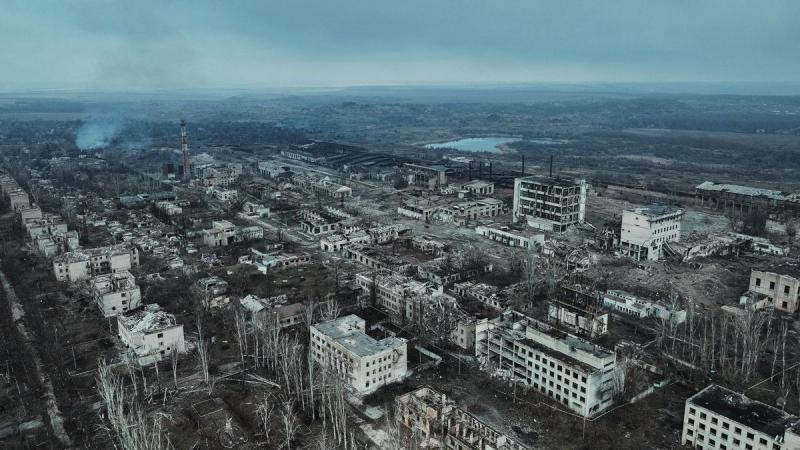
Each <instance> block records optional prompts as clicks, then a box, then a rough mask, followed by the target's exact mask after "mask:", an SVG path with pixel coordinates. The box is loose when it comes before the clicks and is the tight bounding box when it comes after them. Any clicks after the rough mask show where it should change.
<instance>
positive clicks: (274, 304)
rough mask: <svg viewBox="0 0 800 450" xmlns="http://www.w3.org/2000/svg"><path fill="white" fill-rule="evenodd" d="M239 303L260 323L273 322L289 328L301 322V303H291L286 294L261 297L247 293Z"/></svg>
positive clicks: (303, 306) (302, 308)
mask: <svg viewBox="0 0 800 450" xmlns="http://www.w3.org/2000/svg"><path fill="white" fill-rule="evenodd" d="M239 304H240V305H241V306H242V307H243V308H244V309H245V310H247V312H248V313H250V317H251V318H252V319H253V320H259V321H261V322H262V323H274V324H277V325H278V326H279V327H280V328H289V327H293V326H295V325H299V324H301V323H303V310H304V309H305V305H303V304H302V303H291V304H289V299H288V297H287V296H286V294H283V295H278V296H275V297H269V298H261V297H256V296H255V295H252V294H251V295H247V296H245V297H243V298H240V299H239Z"/></svg>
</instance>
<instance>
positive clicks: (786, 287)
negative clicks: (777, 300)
mask: <svg viewBox="0 0 800 450" xmlns="http://www.w3.org/2000/svg"><path fill="white" fill-rule="evenodd" d="M783 293H784V294H786V295H789V286H784V287H783Z"/></svg>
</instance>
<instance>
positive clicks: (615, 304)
mask: <svg viewBox="0 0 800 450" xmlns="http://www.w3.org/2000/svg"><path fill="white" fill-rule="evenodd" d="M603 306H604V307H605V308H608V309H610V310H612V311H615V312H619V313H622V314H624V315H626V316H630V317H635V318H637V319H644V318H647V317H653V318H656V319H660V320H672V321H674V322H675V323H676V324H678V323H682V322H684V321H685V320H686V311H685V310H683V309H681V308H679V307H676V308H672V307H670V306H669V305H667V304H665V303H662V302H657V301H653V300H647V299H643V298H640V297H637V296H635V295H633V294H629V293H627V292H625V291H617V290H608V291H606V293H605V295H604V296H603Z"/></svg>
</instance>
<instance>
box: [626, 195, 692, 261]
mask: <svg viewBox="0 0 800 450" xmlns="http://www.w3.org/2000/svg"><path fill="white" fill-rule="evenodd" d="M682 217H683V210H681V209H679V208H674V207H671V206H663V205H650V206H646V207H643V208H635V209H628V210H625V211H623V212H622V229H621V232H620V238H619V240H620V254H621V255H623V256H627V257H630V258H633V259H635V260H637V261H643V260H650V261H656V260H658V259H661V258H662V257H663V255H664V247H665V246H666V245H667V244H668V243H669V242H674V241H680V239H681V218H682Z"/></svg>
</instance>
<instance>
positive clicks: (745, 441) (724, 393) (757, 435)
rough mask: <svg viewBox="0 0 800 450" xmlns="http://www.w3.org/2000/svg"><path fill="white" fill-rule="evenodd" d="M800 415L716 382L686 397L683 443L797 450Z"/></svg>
mask: <svg viewBox="0 0 800 450" xmlns="http://www.w3.org/2000/svg"><path fill="white" fill-rule="evenodd" d="M798 423H800V418H798V417H797V416H793V415H791V414H789V413H787V412H786V411H782V410H780V409H778V408H775V407H772V406H770V405H767V404H765V403H761V402H759V401H756V400H752V399H750V398H747V397H745V396H744V395H743V394H740V393H738V392H734V391H732V390H730V389H726V388H724V387H722V386H718V385H716V384H712V385H709V386H708V387H706V388H705V389H703V390H702V391H700V392H698V393H697V394H695V395H693V396H691V397H689V398H688V399H687V400H686V407H685V409H684V413H683V431H682V433H681V443H682V444H683V445H686V446H691V447H692V448H697V449H701V450H797V449H798V448H800V434H798V429H797V425H798Z"/></svg>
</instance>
